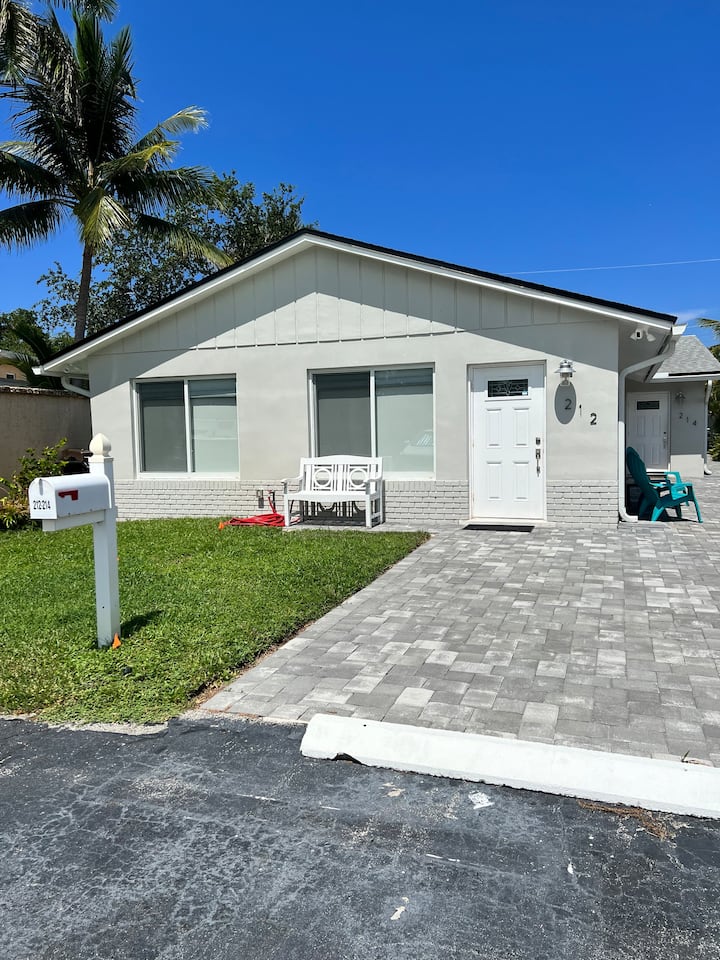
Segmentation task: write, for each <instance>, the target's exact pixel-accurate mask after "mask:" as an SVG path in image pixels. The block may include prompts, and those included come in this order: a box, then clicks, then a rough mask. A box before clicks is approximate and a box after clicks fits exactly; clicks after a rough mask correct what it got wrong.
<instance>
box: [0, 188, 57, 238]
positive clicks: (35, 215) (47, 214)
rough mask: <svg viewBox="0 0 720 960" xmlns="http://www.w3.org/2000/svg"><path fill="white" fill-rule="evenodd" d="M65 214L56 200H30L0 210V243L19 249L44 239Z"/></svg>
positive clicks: (52, 231) (55, 228)
mask: <svg viewBox="0 0 720 960" xmlns="http://www.w3.org/2000/svg"><path fill="white" fill-rule="evenodd" d="M65 216H66V211H65V209H64V208H63V204H62V203H60V202H58V201H57V200H30V201H28V202H27V203H19V204H16V206H14V207H7V208H6V209H5V210H0V244H2V245H4V246H8V247H17V248H20V249H23V248H26V247H31V246H32V245H33V244H34V243H36V242H37V241H38V240H46V239H47V238H48V237H49V236H50V235H51V234H52V233H54V231H55V230H57V228H58V227H59V226H60V224H61V223H62V221H63V220H64V218H65Z"/></svg>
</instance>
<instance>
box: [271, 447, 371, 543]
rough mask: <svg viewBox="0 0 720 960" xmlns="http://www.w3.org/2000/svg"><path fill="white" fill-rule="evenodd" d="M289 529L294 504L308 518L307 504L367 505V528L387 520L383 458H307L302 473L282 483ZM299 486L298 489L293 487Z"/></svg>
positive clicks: (303, 461)
mask: <svg viewBox="0 0 720 960" xmlns="http://www.w3.org/2000/svg"><path fill="white" fill-rule="evenodd" d="M281 482H282V485H283V496H284V498H285V526H286V527H289V526H290V504H291V503H292V501H293V500H297V501H299V503H300V512H301V515H302V517H303V519H304V517H305V508H304V504H306V503H320V504H323V505H328V506H329V505H331V504H335V503H353V502H355V501H357V502H360V501H362V502H364V504H365V526H366V527H371V526H372V525H373V521H374V520H377V521H378V522H379V523H382V519H383V478H382V457H350V456H334V457H303V458H302V460H301V461H300V474H299V476H297V477H290V478H288V479H287V480H282V481H281ZM291 484H292V485H295V484H297V489H296V490H291V489H290V486H291Z"/></svg>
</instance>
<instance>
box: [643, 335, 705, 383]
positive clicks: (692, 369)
mask: <svg viewBox="0 0 720 960" xmlns="http://www.w3.org/2000/svg"><path fill="white" fill-rule="evenodd" d="M657 372H658V373H667V374H669V375H670V376H671V377H681V376H697V375H698V374H701V373H720V362H718V361H717V360H716V359H715V357H714V356H713V355H712V354H711V353H710V351H709V350H708V348H707V347H706V346H705V345H704V344H703V343H701V342H700V340H698V338H697V337H693V336H687V337H680V339H679V340H678V342H677V346H676V347H675V353H674V354H673V355H672V356H671V357H669V358H668V359H667V360H664V361H663V363H662V364H661V366H660V367H659V369H658V371H657Z"/></svg>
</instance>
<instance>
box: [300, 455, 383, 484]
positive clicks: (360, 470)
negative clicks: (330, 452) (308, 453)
mask: <svg viewBox="0 0 720 960" xmlns="http://www.w3.org/2000/svg"><path fill="white" fill-rule="evenodd" d="M300 476H301V478H302V479H301V481H300V488H301V489H302V490H311V491H313V492H318V493H323V492H328V493H332V492H333V491H337V492H339V493H345V492H352V491H353V490H358V491H362V492H364V491H365V484H366V483H367V481H368V480H380V479H381V478H382V457H350V456H347V457H346V456H333V457H303V459H302V460H301V461H300Z"/></svg>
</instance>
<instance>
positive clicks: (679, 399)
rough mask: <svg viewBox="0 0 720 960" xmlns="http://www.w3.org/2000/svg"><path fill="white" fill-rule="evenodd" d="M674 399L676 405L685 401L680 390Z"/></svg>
mask: <svg viewBox="0 0 720 960" xmlns="http://www.w3.org/2000/svg"><path fill="white" fill-rule="evenodd" d="M675 399H676V400H677V402H678V403H682V402H683V400H684V399H685V394H684V393H683V392H682V390H678V392H677V393H676V394H675Z"/></svg>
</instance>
